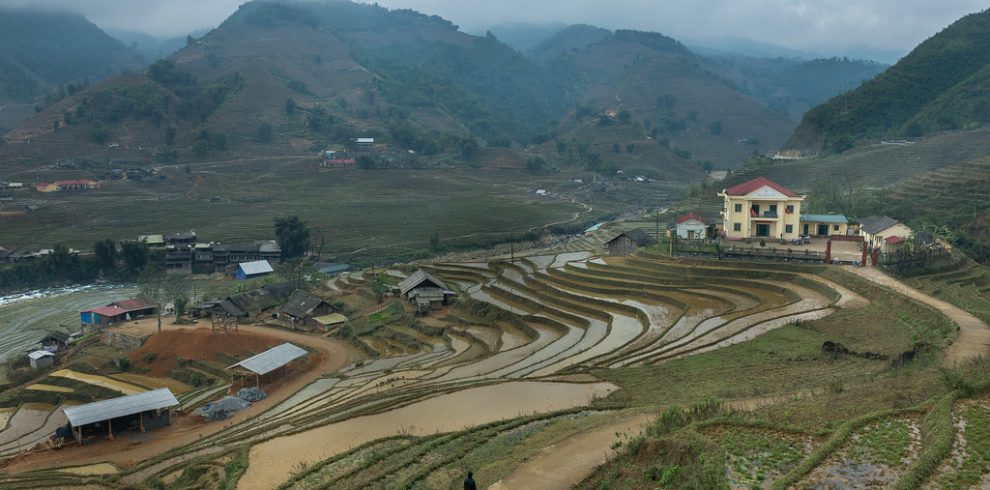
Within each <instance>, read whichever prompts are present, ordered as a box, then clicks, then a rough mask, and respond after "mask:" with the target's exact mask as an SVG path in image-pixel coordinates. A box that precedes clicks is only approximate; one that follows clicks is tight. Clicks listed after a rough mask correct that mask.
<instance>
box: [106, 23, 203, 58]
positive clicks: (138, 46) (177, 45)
mask: <svg viewBox="0 0 990 490" xmlns="http://www.w3.org/2000/svg"><path fill="white" fill-rule="evenodd" d="M106 32H107V34H109V35H110V36H112V37H113V38H115V39H117V40H119V41H120V42H122V43H124V45H126V46H127V47H128V48H130V49H131V50H132V51H134V52H135V53H137V54H138V55H139V56H141V59H142V60H143V61H144V63H145V64H148V65H150V64H151V63H154V62H155V61H158V60H160V59H162V58H167V57H169V56H171V55H172V54H173V53H175V52H176V51H178V50H180V49H182V48H183V47H184V46H185V45H186V43H187V42H188V41H187V37H186V36H179V37H172V38H160V37H155V36H152V35H150V34H145V33H143V32H136V31H128V30H121V29H107V30H106ZM207 32H210V30H209V29H202V30H198V31H195V32H191V33H189V36H190V37H192V38H195V39H198V38H200V37H203V36H204V35H205V34H206V33H207Z"/></svg>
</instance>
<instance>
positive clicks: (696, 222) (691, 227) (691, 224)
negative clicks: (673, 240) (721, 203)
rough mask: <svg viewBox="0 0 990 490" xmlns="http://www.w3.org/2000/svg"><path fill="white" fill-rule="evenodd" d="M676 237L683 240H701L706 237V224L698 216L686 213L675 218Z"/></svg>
mask: <svg viewBox="0 0 990 490" xmlns="http://www.w3.org/2000/svg"><path fill="white" fill-rule="evenodd" d="M676 226H677V237H678V238H681V239H683V240H701V239H703V238H705V237H706V232H707V229H708V227H707V225H705V221H704V220H702V219H701V217H700V216H698V215H696V214H694V213H688V214H685V215H684V216H681V217H679V218H677V225H676Z"/></svg>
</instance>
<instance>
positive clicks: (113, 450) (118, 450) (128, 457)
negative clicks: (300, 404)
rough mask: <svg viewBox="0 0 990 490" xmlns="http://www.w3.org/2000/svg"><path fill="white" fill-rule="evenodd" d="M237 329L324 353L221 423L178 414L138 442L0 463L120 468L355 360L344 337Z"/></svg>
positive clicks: (12, 469) (15, 468)
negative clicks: (267, 394) (111, 465)
mask: <svg viewBox="0 0 990 490" xmlns="http://www.w3.org/2000/svg"><path fill="white" fill-rule="evenodd" d="M238 328H239V329H241V330H246V331H248V332H253V333H258V334H264V335H271V336H275V337H278V338H281V339H284V340H286V341H289V342H293V343H298V344H299V345H305V346H307V347H310V348H312V349H314V350H316V351H317V352H319V353H320V355H318V356H315V359H316V364H315V365H314V366H313V367H312V368H311V369H310V370H308V371H306V372H304V373H301V374H300V375H298V376H296V377H294V378H292V379H289V380H288V381H286V382H284V383H282V384H279V385H277V386H276V387H275V389H274V390H271V389H270V393H269V396H268V397H267V398H265V399H264V400H261V401H259V402H256V403H254V404H252V406H251V408H249V409H247V410H244V411H241V412H235V414H234V416H233V417H232V418H230V419H227V420H225V421H224V422H222V423H219V422H214V423H206V422H204V421H203V418H202V417H199V416H198V415H192V414H190V415H185V416H182V417H178V418H177V419H175V421H174V423H173V426H172V427H169V428H167V429H161V430H155V431H149V432H148V433H147V434H144V435H143V436H147V440H139V441H138V442H135V440H134V439H133V438H130V437H118V438H117V439H116V440H113V441H106V440H100V441H98V442H96V443H95V444H91V445H89V446H86V447H70V448H67V449H63V450H61V451H44V452H39V453H32V454H25V455H22V456H19V457H17V458H14V459H11V460H6V461H4V462H0V468H2V471H4V472H8V473H18V472H23V471H30V470H38V469H45V468H58V467H63V466H75V465H85V464H92V463H100V462H110V463H113V464H115V465H117V466H122V467H126V466H130V465H133V464H135V463H137V462H140V461H142V460H145V459H149V458H152V457H154V456H157V455H159V454H162V453H164V452H166V451H169V450H171V449H174V448H177V447H180V446H183V445H186V444H189V443H192V442H195V441H196V440H198V439H200V438H202V437H206V436H208V435H211V434H215V433H217V432H219V431H221V430H223V429H226V428H229V427H230V426H232V425H234V424H238V423H240V422H243V421H244V420H246V419H249V418H251V417H255V416H257V415H260V414H262V413H264V412H265V411H266V410H268V409H270V408H272V407H274V406H275V405H277V404H278V403H280V402H282V401H283V400H285V399H286V398H288V397H289V396H291V395H292V394H294V393H296V392H297V391H299V390H301V389H302V388H303V387H304V386H306V385H308V384H309V383H311V382H313V381H314V380H316V379H317V378H319V377H321V376H323V375H324V374H327V373H331V372H334V371H337V370H340V369H341V368H343V367H345V366H347V365H348V364H350V362H351V350H350V347H349V346H348V345H347V344H346V343H345V342H341V341H338V340H335V339H328V338H326V337H320V336H315V335H307V334H303V333H296V332H288V331H283V330H276V329H272V328H265V327H258V326H253V325H240V326H239V327H238ZM235 335H236V334H235ZM142 439H143V437H142Z"/></svg>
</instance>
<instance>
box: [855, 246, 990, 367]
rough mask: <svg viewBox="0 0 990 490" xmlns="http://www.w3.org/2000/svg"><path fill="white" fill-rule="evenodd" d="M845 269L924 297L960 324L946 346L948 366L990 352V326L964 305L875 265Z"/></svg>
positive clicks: (923, 300) (909, 295)
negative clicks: (900, 278) (932, 295)
mask: <svg viewBox="0 0 990 490" xmlns="http://www.w3.org/2000/svg"><path fill="white" fill-rule="evenodd" d="M842 268H843V269H844V270H845V271H847V272H850V273H852V274H855V275H857V276H859V277H862V278H864V279H867V280H869V281H871V282H873V283H876V284H879V285H881V286H885V287H887V288H890V289H892V290H894V291H896V292H898V293H900V294H903V295H904V296H907V297H908V298H911V299H913V300H915V301H920V302H922V303H924V304H926V305H929V306H931V307H933V308H935V309H937V310H939V311H941V312H942V313H943V314H944V315H945V316H947V317H949V319H950V320H952V321H953V322H955V324H956V325H958V326H959V336H958V337H956V340H955V341H954V342H952V345H950V346H949V347H947V348H946V349H945V360H944V364H945V365H946V366H950V367H951V366H956V365H959V364H963V363H966V362H968V361H971V360H973V359H978V358H980V357H987V356H990V327H988V326H987V324H986V323H983V321H982V320H980V319H979V318H976V317H975V316H973V315H971V314H970V313H968V312H966V311H965V310H963V309H962V308H959V307H958V306H955V305H953V304H951V303H948V302H946V301H942V300H940V299H938V298H933V297H931V296H929V295H927V294H925V293H923V292H921V291H918V290H917V289H914V288H912V287H909V286H907V285H905V284H904V283H902V282H901V281H898V280H897V279H894V278H893V277H890V276H888V275H887V274H884V273H883V272H882V271H880V270H879V269H876V268H874V267H853V266H843V267H842Z"/></svg>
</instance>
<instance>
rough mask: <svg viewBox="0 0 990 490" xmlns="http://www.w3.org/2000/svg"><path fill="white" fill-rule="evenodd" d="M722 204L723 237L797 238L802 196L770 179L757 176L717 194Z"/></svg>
mask: <svg viewBox="0 0 990 490" xmlns="http://www.w3.org/2000/svg"><path fill="white" fill-rule="evenodd" d="M718 195H719V197H721V198H723V199H724V201H725V203H724V205H723V207H722V222H723V223H722V225H723V230H724V233H725V236H726V238H728V239H730V240H745V239H751V238H761V239H762V238H783V239H785V240H793V239H795V238H797V237H799V236H800V233H801V228H800V224H801V223H800V216H801V202H802V201H804V196H803V195H801V194H798V193H797V192H794V191H792V190H790V189H788V188H786V187H784V186H782V185H780V184H778V183H776V182H774V181H772V180H770V179H767V178H765V177H758V178H756V179H753V180H750V181H749V182H743V183H742V184H739V185H735V186H732V187H729V188H727V189H724V190H723V191H722V192H720V193H718Z"/></svg>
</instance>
